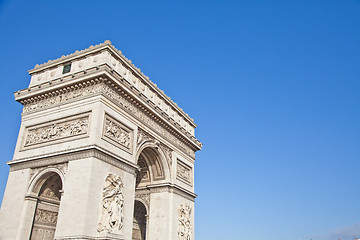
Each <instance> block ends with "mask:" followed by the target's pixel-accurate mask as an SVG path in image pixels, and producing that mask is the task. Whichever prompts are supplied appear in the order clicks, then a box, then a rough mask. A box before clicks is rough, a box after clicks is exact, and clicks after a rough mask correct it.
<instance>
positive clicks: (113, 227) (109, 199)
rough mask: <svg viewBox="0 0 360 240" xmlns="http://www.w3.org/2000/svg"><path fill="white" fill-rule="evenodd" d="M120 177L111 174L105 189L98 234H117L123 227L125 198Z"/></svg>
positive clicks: (106, 181)
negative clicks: (104, 232)
mask: <svg viewBox="0 0 360 240" xmlns="http://www.w3.org/2000/svg"><path fill="white" fill-rule="evenodd" d="M122 187H123V184H122V182H121V179H120V177H118V176H116V175H114V174H109V175H108V176H107V178H106V180H105V184H104V188H103V194H102V195H103V198H102V204H101V215H100V219H99V225H98V232H102V231H106V232H109V233H110V232H114V231H115V232H117V231H119V230H120V229H121V228H122V226H123V218H124V216H123V208H124V196H123V193H122Z"/></svg>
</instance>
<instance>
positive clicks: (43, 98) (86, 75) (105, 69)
mask: <svg viewBox="0 0 360 240" xmlns="http://www.w3.org/2000/svg"><path fill="white" fill-rule="evenodd" d="M39 86H40V87H39ZM98 94H101V95H103V96H105V97H107V98H109V100H111V101H112V102H114V103H115V104H116V105H118V106H119V107H121V108H123V110H125V111H126V112H128V113H129V114H130V115H132V116H134V117H135V118H136V119H138V120H139V122H142V123H143V124H145V125H148V127H150V128H151V129H154V130H155V131H156V132H157V133H158V134H159V135H161V136H163V137H164V138H165V139H167V140H168V141H169V142H171V143H173V144H174V145H176V146H177V147H178V148H179V149H180V151H182V152H184V153H186V154H187V155H189V156H190V157H191V158H193V159H194V158H195V155H194V152H195V151H197V150H199V149H201V147H202V144H201V143H200V142H199V141H198V140H197V139H196V138H195V137H194V136H193V135H192V134H190V133H189V132H188V131H186V130H185V129H184V128H183V127H181V126H180V125H179V124H177V122H176V121H175V120H174V119H172V118H171V117H170V116H169V115H167V114H166V113H164V112H162V111H161V109H160V108H158V107H156V106H155V105H153V104H149V102H148V100H147V98H146V96H145V95H144V94H141V93H140V92H139V91H138V90H137V89H136V88H132V87H131V86H130V85H129V83H128V82H127V81H126V80H125V79H124V78H123V77H121V76H120V75H119V74H117V73H116V72H114V71H112V69H111V68H109V66H108V65H106V64H103V65H100V66H98V67H97V68H93V69H89V70H88V71H86V72H79V73H77V74H74V75H72V76H69V77H68V79H66V80H64V79H58V80H56V83H53V84H49V83H43V84H42V85H38V86H37V87H32V88H30V90H27V91H24V92H22V93H20V94H18V93H15V97H16V100H17V101H19V102H20V103H21V104H23V105H24V110H23V116H24V117H25V116H27V115H29V114H32V113H34V112H38V111H41V110H45V109H49V108H51V107H54V106H59V105H61V104H65V103H68V102H70V101H76V100H79V99H80V98H86V97H91V96H94V95H98Z"/></svg>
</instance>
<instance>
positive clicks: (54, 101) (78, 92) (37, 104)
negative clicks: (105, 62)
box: [24, 79, 195, 158]
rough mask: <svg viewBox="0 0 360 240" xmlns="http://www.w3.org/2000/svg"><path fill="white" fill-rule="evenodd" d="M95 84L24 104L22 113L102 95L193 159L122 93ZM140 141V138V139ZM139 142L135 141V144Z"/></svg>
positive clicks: (96, 80) (182, 146)
mask: <svg viewBox="0 0 360 240" xmlns="http://www.w3.org/2000/svg"><path fill="white" fill-rule="evenodd" d="M94 81H95V82H96V83H97V84H94V85H87V84H83V85H82V87H78V88H74V89H61V90H59V91H57V92H56V93H53V94H49V95H50V97H47V98H44V99H40V100H37V101H34V102H29V103H25V106H24V113H28V112H32V111H35V110H41V109H45V108H48V107H51V106H54V105H58V104H61V103H63V102H67V101H69V100H72V99H76V98H80V97H85V96H89V95H93V94H104V95H105V96H107V97H109V98H110V99H112V101H114V103H115V104H117V105H119V106H120V107H122V108H123V109H124V110H125V111H127V112H129V113H130V114H131V115H133V116H134V117H136V118H137V119H138V120H140V121H141V122H143V123H144V124H146V125H147V126H149V127H151V128H153V129H154V130H155V131H156V132H158V133H159V134H161V135H162V136H163V137H165V138H166V139H168V140H169V141H171V142H172V143H173V144H174V145H176V146H178V147H179V149H180V150H181V151H183V152H184V153H186V154H188V155H189V156H190V157H192V158H195V152H194V150H192V149H191V148H190V147H189V146H188V145H187V144H185V143H184V142H182V141H179V138H178V137H176V136H174V135H173V134H172V133H171V132H170V131H169V130H168V128H165V127H164V126H163V125H162V124H160V123H159V122H158V121H156V120H154V119H153V118H152V117H150V116H148V114H146V113H145V112H144V111H143V110H142V109H140V108H139V107H138V106H136V105H135V104H134V103H133V102H131V101H130V100H129V99H128V98H127V97H125V96H124V94H123V93H119V92H118V91H117V90H115V89H113V88H112V87H110V86H108V85H107V84H105V83H100V82H102V81H104V79H95V80H94ZM138 139H139V138H138ZM140 139H141V138H140ZM140 143H141V142H139V141H137V144H140Z"/></svg>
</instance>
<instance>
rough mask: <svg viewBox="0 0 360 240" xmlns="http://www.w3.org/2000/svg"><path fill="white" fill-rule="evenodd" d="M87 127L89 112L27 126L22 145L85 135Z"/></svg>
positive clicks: (26, 145) (27, 145)
mask: <svg viewBox="0 0 360 240" xmlns="http://www.w3.org/2000/svg"><path fill="white" fill-rule="evenodd" d="M88 129H89V114H86V115H82V116H77V117H71V118H68V119H65V120H64V119H62V120H57V121H54V122H52V123H48V124H41V125H37V126H33V127H29V128H27V129H26V134H25V142H24V147H29V146H32V145H36V144H40V143H47V142H51V141H54V140H60V139H64V138H69V137H74V136H79V135H85V134H87V133H88Z"/></svg>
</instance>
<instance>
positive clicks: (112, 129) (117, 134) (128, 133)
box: [103, 115, 133, 153]
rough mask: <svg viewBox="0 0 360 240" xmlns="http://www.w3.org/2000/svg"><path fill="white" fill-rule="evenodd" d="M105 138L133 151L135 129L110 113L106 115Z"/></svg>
mask: <svg viewBox="0 0 360 240" xmlns="http://www.w3.org/2000/svg"><path fill="white" fill-rule="evenodd" d="M103 138H104V139H105V140H110V142H112V143H114V144H115V145H117V146H119V147H120V148H122V149H124V150H127V151H128V152H130V153H132V142H133V140H132V139H133V131H132V130H131V129H130V128H128V127H127V126H125V125H124V124H122V123H121V122H119V121H117V120H115V119H114V118H112V117H110V116H108V115H105V123H104V130H103Z"/></svg>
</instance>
